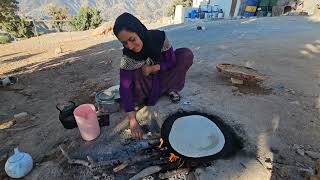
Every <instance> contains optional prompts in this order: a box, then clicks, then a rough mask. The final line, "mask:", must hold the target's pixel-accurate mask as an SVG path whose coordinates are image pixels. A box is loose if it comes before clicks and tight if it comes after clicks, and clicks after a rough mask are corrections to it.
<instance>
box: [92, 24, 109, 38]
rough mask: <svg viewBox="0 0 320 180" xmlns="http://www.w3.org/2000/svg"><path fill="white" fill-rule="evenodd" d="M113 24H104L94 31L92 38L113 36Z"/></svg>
mask: <svg viewBox="0 0 320 180" xmlns="http://www.w3.org/2000/svg"><path fill="white" fill-rule="evenodd" d="M113 24H114V23H113V22H106V23H103V24H102V25H101V26H99V27H98V28H96V29H95V30H93V32H92V36H103V35H107V36H109V35H112V28H113Z"/></svg>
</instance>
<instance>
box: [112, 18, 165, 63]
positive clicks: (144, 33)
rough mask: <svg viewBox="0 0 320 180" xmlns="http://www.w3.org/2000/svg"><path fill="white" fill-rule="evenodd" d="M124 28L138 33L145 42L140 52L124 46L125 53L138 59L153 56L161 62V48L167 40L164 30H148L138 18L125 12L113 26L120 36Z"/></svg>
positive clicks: (141, 59)
mask: <svg viewBox="0 0 320 180" xmlns="http://www.w3.org/2000/svg"><path fill="white" fill-rule="evenodd" d="M122 30H128V31H131V32H135V33H137V35H138V36H139V37H140V39H141V41H142V42H143V47H142V50H141V51H140V52H139V53H135V52H133V51H131V50H130V49H127V48H125V47H124V48H123V54H124V55H126V56H128V57H130V58H132V59H135V60H137V61H143V60H146V59H147V58H151V59H153V60H154V61H155V62H159V60H160V56H161V49H162V47H163V43H164V40H165V32H164V31H159V30H148V29H147V28H146V26H145V25H143V24H142V23H141V21H140V20H139V19H138V18H136V17H134V16H133V15H131V14H130V13H123V14H121V15H120V16H119V17H118V18H117V19H116V22H115V24H114V27H113V33H114V34H115V35H116V36H117V37H118V34H119V33H120V31H122Z"/></svg>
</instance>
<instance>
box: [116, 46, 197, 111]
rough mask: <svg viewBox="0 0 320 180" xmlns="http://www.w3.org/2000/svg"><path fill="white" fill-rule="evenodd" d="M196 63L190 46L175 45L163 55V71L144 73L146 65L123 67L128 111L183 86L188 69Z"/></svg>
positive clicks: (123, 97)
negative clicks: (146, 74) (135, 67)
mask: <svg viewBox="0 0 320 180" xmlns="http://www.w3.org/2000/svg"><path fill="white" fill-rule="evenodd" d="M192 63H193V53H192V51H191V50H190V49H187V48H180V49H177V50H175V51H174V50H173V48H172V47H170V48H169V49H167V50H166V51H163V52H162V54H161V58H160V71H159V72H158V73H157V74H154V75H149V76H144V75H143V73H142V68H138V69H135V70H125V69H120V97H121V105H122V108H123V109H124V110H125V112H131V111H134V107H135V105H138V104H145V105H147V106H153V105H155V104H156V102H157V100H158V98H159V97H160V96H161V95H164V94H167V93H169V92H171V91H175V92H179V91H181V90H182V89H183V87H184V83H185V78H186V73H187V71H188V69H189V68H190V67H191V65H192Z"/></svg>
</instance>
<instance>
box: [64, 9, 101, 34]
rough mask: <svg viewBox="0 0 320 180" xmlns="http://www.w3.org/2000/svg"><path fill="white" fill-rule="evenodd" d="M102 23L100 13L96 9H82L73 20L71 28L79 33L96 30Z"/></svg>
mask: <svg viewBox="0 0 320 180" xmlns="http://www.w3.org/2000/svg"><path fill="white" fill-rule="evenodd" d="M101 23H102V17H101V15H100V12H99V11H98V10H97V9H96V8H91V7H82V8H81V9H80V11H79V12H78V14H77V15H76V16H74V17H73V18H72V19H71V22H70V24H71V26H73V27H74V29H76V30H79V31H84V30H88V29H95V28H97V27H98V26H99V25H100V24H101Z"/></svg>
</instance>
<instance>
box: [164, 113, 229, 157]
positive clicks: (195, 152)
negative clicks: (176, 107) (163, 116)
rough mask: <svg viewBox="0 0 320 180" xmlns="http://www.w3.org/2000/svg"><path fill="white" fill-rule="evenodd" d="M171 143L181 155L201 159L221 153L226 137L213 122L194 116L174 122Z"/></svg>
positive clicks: (170, 136) (170, 137)
mask: <svg viewBox="0 0 320 180" xmlns="http://www.w3.org/2000/svg"><path fill="white" fill-rule="evenodd" d="M169 143H170V145H171V147H172V148H173V149H174V150H175V151H177V152H178V153H179V154H181V155H184V156H186V157H191V158H199V157H205V156H212V155H214V154H217V153H219V152H220V151H221V150H222V149H223V147H224V144H225V137H224V135H223V133H222V132H221V130H220V129H219V128H218V126H217V125H216V124H215V123H214V122H213V121H211V120H210V119H208V118H206V117H204V116H199V115H192V116H184V117H181V118H178V119H176V120H175V121H174V123H173V125H172V128H171V130H170V134H169Z"/></svg>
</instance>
